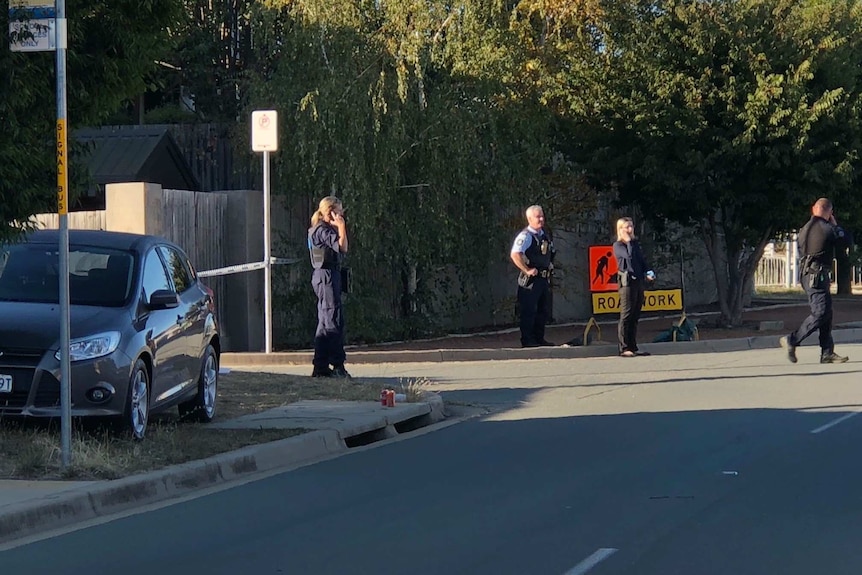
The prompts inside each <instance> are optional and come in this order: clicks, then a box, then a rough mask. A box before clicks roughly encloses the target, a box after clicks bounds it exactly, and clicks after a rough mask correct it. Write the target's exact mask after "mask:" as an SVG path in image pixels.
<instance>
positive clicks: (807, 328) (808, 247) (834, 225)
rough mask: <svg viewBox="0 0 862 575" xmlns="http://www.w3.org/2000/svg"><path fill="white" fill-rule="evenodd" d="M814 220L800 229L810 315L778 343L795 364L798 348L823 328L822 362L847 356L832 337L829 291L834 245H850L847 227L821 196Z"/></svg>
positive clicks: (813, 210) (841, 360) (801, 266)
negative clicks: (839, 352) (838, 351)
mask: <svg viewBox="0 0 862 575" xmlns="http://www.w3.org/2000/svg"><path fill="white" fill-rule="evenodd" d="M811 213H812V214H813V215H812V216H811V219H810V220H808V223H806V224H805V225H804V226H802V229H801V230H799V240H798V241H799V249H800V252H801V254H802V259H801V261H800V263H799V269H800V281H801V282H802V289H804V290H805V293H806V294H807V295H808V304H809V305H810V306H811V314H810V315H809V316H808V317H807V318H805V320H804V321H803V322H802V325H801V326H799V329H797V330H796V331H794V332H793V333H791V334H790V335H788V336H784V337H782V338H781V339H780V340H779V342H780V343H781V346H782V347H784V348H785V349H786V350H787V359H789V360H790V362H791V363H796V347H797V346H798V345H800V344H801V343H802V341H803V340H804V339H805V338H806V337H808V336H809V335H811V334H812V333H814V331H815V330H820V363H844V362H845V361H847V359H848V358H847V357H846V356H843V355H838V354H837V353H835V343H834V342H833V340H832V294H831V293H830V291H829V287H830V281H831V280H830V273H831V271H832V260H833V258H834V257H835V248H839V249H840V248H845V247H847V244H848V242H847V237H846V234H845V233H844V230H843V229H841V227H840V226H839V225H838V222H836V221H835V214H834V213H833V207H832V202H831V201H829V200H828V199H826V198H820V199H819V200H817V201H816V202H814V205H813V206H812V207H811Z"/></svg>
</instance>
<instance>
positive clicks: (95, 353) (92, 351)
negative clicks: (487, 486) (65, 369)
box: [54, 331, 120, 361]
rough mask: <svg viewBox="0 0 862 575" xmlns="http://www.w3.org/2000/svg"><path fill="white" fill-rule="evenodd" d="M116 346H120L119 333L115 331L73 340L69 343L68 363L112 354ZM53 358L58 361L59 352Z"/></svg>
mask: <svg viewBox="0 0 862 575" xmlns="http://www.w3.org/2000/svg"><path fill="white" fill-rule="evenodd" d="M118 345H120V333H119V332H116V331H109V332H105V333H98V334H96V335H91V336H90V337H82V338H79V339H74V340H72V341H71V342H70V343H69V361H82V360H84V359H93V358H96V357H102V356H103V355H108V354H109V353H113V352H114V350H116V349H117V346H118ZM54 357H55V358H57V360H59V359H60V350H57V353H55V354H54Z"/></svg>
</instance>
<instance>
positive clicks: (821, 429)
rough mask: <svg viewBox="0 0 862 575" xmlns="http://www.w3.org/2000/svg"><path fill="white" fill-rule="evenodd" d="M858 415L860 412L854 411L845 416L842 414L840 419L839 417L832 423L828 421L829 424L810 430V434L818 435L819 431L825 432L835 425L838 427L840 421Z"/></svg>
mask: <svg viewBox="0 0 862 575" xmlns="http://www.w3.org/2000/svg"><path fill="white" fill-rule="evenodd" d="M859 413H862V412H859V411H854V412H853V413H847V414H844V415H842V416H841V417H839V418H838V419H835V420H833V421H830V422H829V423H827V424H826V425H821V426H820V427H818V428H817V429H812V430H811V433H820V432H821V431H826V430H827V429H829V428H830V427H833V426H835V425H838V424H839V423H841V422H842V421H845V420H847V419H850V418H851V417H853V416H855V415H859Z"/></svg>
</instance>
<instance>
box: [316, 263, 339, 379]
mask: <svg viewBox="0 0 862 575" xmlns="http://www.w3.org/2000/svg"><path fill="white" fill-rule="evenodd" d="M311 286H312V287H313V288H314V293H315V294H316V295H317V330H316V331H315V332H314V359H313V361H312V362H313V363H314V367H315V368H319V369H326V368H328V367H329V366H330V365H333V366H343V365H344V360H345V354H344V312H343V309H342V306H341V273H340V272H339V271H338V270H314V273H313V275H312V276H311Z"/></svg>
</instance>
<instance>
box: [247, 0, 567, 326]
mask: <svg viewBox="0 0 862 575" xmlns="http://www.w3.org/2000/svg"><path fill="white" fill-rule="evenodd" d="M268 6H270V7H269V8H265V9H261V10H260V11H259V12H258V13H256V15H255V19H254V21H253V29H254V31H255V33H254V36H255V49H256V50H257V53H256V55H255V57H254V60H255V67H254V68H255V69H254V72H253V73H252V75H251V79H250V83H249V98H250V105H251V107H254V108H260V107H272V108H274V109H278V110H279V111H280V113H281V114H282V116H280V117H284V118H285V120H284V125H283V129H282V130H281V131H282V133H283V134H288V135H289V136H288V137H285V138H283V140H282V144H283V147H281V148H280V152H279V154H278V157H277V158H276V159H275V161H276V162H277V164H278V165H277V168H276V169H274V170H273V172H274V174H277V176H276V177H277V178H278V182H274V188H275V189H280V190H286V191H287V193H288V194H290V195H291V199H292V200H293V201H292V202H291V204H292V205H295V201H296V200H297V199H298V200H300V202H302V201H304V202H306V205H308V206H314V205H316V202H317V200H319V199H320V197H322V196H323V195H327V194H329V193H337V194H338V195H339V196H342V197H343V199H344V200H345V203H346V205H347V208H348V220H349V223H350V227H351V233H352V234H353V238H352V239H351V254H350V259H351V264H352V266H353V268H354V270H357V273H355V274H354V280H355V287H356V289H357V293H355V294H353V295H352V296H351V298H350V302H348V309H347V312H348V314H349V315H350V316H351V317H350V320H349V323H350V325H351V326H352V327H351V336H352V337H354V338H357V339H359V338H366V339H371V338H374V337H377V336H379V335H381V334H382V333H384V332H388V335H390V336H392V335H394V336H415V335H418V334H419V333H422V332H423V331H424V330H426V329H427V328H428V326H433V324H434V322H433V316H435V315H436V314H437V313H438V312H441V309H442V308H441V306H442V307H445V304H444V303H443V302H440V301H434V299H433V294H435V293H440V291H441V290H438V289H437V288H438V285H439V282H444V283H445V282H449V285H448V286H447V287H444V289H443V292H444V293H446V294H447V299H449V298H451V301H457V297H454V296H455V292H456V291H457V290H459V289H460V290H462V292H463V294H464V297H470V296H471V295H472V296H475V294H474V293H471V290H473V287H472V286H474V285H475V282H474V279H475V278H478V277H482V276H484V275H486V274H487V266H488V263H489V262H490V261H494V260H495V259H499V256H500V253H501V248H500V246H501V245H506V244H507V243H508V242H509V241H511V238H510V237H509V236H510V235H511V233H512V231H513V230H511V229H506V228H504V227H503V226H501V222H502V221H504V219H505V218H506V216H507V215H508V212H509V211H510V207H511V206H519V208H518V211H522V210H523V206H524V205H526V204H524V201H528V200H527V198H535V197H537V196H539V195H541V194H542V193H543V189H544V183H543V181H542V178H541V175H540V170H539V168H540V167H541V166H542V165H544V164H545V163H546V162H547V161H548V158H549V157H550V154H549V151H548V146H547V144H548V139H547V137H546V136H547V133H548V127H549V120H550V116H549V114H548V113H547V112H546V111H545V110H544V109H543V108H542V107H541V106H539V105H538V104H537V103H536V102H535V101H534V100H530V99H529V98H524V97H523V95H522V94H521V93H519V91H518V90H517V85H516V84H514V83H512V82H510V81H509V79H510V78H512V77H513V70H514V69H515V66H514V65H513V63H515V62H517V61H518V58H519V57H520V56H519V47H518V42H517V36H516V35H514V34H512V33H511V32H510V28H509V13H508V12H507V11H506V10H505V9H504V8H503V7H501V6H498V4H497V3H496V2H480V1H473V2H469V1H468V2H462V3H460V4H459V5H458V6H452V5H451V3H448V2H442V1H427V0H421V1H420V0H412V1H404V2H393V3H384V2H375V1H372V0H367V1H354V0H297V1H292V2H270V3H268ZM358 270H361V273H359V271H358ZM302 287H303V288H304V289H306V291H307V288H306V287H305V285H304V284H303V286H302ZM309 307H311V306H309ZM312 309H313V308H312ZM445 311H446V310H443V312H444V313H445ZM451 311H452V312H453V313H454V310H451ZM306 331H307V330H306Z"/></svg>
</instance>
